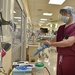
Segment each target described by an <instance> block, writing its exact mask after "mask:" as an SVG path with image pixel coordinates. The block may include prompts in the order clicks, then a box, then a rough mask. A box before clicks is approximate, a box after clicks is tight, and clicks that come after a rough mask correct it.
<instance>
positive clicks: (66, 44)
mask: <svg viewBox="0 0 75 75" xmlns="http://www.w3.org/2000/svg"><path fill="white" fill-rule="evenodd" d="M51 46H55V47H69V46H71V44H70V42H69V41H68V40H64V41H60V42H51Z"/></svg>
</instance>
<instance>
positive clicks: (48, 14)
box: [43, 13, 52, 16]
mask: <svg viewBox="0 0 75 75" xmlns="http://www.w3.org/2000/svg"><path fill="white" fill-rule="evenodd" d="M43 15H45V16H51V15H52V13H43Z"/></svg>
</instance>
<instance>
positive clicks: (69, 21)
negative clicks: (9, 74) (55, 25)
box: [43, 6, 75, 75]
mask: <svg viewBox="0 0 75 75" xmlns="http://www.w3.org/2000/svg"><path fill="white" fill-rule="evenodd" d="M60 14H61V15H62V18H61V20H62V21H63V22H64V23H65V24H64V25H61V26H60V27H59V29H58V31H57V35H56V36H55V37H54V38H53V39H52V40H51V41H48V40H45V41H44V42H43V43H44V44H47V45H49V46H55V47H57V52H58V57H57V74H56V75H75V15H74V9H73V8H72V7H71V6H66V7H64V8H63V9H60Z"/></svg>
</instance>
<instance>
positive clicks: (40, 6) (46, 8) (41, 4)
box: [27, 0, 75, 25]
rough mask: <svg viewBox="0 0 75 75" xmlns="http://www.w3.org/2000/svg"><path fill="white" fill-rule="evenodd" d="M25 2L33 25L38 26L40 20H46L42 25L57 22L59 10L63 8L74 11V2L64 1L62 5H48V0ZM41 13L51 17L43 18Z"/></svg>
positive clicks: (28, 0)
mask: <svg viewBox="0 0 75 75" xmlns="http://www.w3.org/2000/svg"><path fill="white" fill-rule="evenodd" d="M27 2H28V8H29V12H30V17H31V21H32V24H33V25H39V21H40V19H42V18H44V19H47V20H46V21H45V23H42V24H43V25H47V24H48V23H49V22H51V21H54V22H55V21H59V15H60V14H59V10H60V9H61V8H63V7H64V6H72V7H74V9H75V0H65V2H64V3H63V4H62V5H54V4H49V0H27ZM43 13H52V16H44V15H43Z"/></svg>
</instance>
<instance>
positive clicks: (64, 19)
mask: <svg viewBox="0 0 75 75" xmlns="http://www.w3.org/2000/svg"><path fill="white" fill-rule="evenodd" d="M61 20H62V21H63V22H64V23H67V22H68V20H69V17H67V16H62V18H61Z"/></svg>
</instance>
